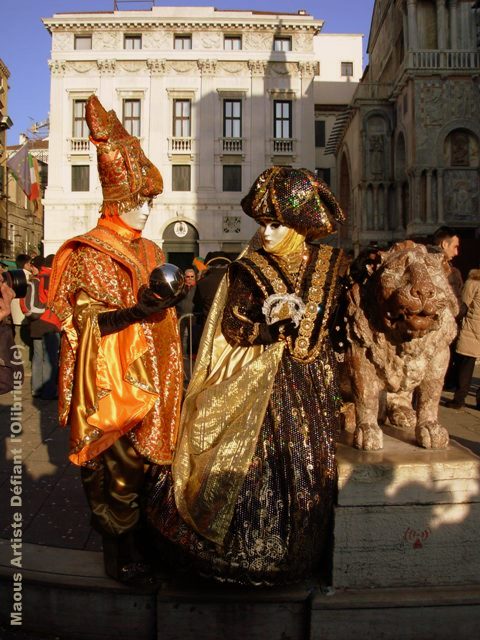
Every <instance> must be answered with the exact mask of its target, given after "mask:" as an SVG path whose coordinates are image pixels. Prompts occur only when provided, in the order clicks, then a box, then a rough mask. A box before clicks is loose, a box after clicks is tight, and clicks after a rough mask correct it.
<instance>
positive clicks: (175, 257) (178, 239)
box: [162, 218, 199, 268]
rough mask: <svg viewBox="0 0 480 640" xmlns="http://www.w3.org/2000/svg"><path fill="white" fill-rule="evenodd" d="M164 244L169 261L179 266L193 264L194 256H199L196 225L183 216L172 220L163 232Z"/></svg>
mask: <svg viewBox="0 0 480 640" xmlns="http://www.w3.org/2000/svg"><path fill="white" fill-rule="evenodd" d="M162 238H163V245H162V249H163V252H164V253H165V259H166V260H167V262H173V264H176V265H177V266H179V267H182V268H186V267H189V266H191V265H192V261H193V258H195V257H196V256H198V239H199V235H198V231H197V229H196V227H195V226H194V225H193V224H191V223H190V222H187V221H186V220H184V219H182V218H178V219H177V220H174V221H173V222H172V221H170V222H169V223H168V224H167V225H166V226H165V227H164V229H163V232H162Z"/></svg>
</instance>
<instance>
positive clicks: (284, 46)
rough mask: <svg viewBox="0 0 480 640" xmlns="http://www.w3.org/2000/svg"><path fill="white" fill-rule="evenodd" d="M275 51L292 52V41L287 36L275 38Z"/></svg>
mask: <svg viewBox="0 0 480 640" xmlns="http://www.w3.org/2000/svg"><path fill="white" fill-rule="evenodd" d="M273 50H274V51H291V50H292V39H291V38H290V37H287V36H275V37H274V38H273Z"/></svg>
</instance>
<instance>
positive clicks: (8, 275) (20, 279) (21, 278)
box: [2, 269, 27, 298]
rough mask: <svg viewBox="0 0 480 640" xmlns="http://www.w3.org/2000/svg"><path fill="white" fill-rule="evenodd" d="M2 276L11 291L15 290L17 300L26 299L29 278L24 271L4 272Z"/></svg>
mask: <svg viewBox="0 0 480 640" xmlns="http://www.w3.org/2000/svg"><path fill="white" fill-rule="evenodd" d="M2 275H3V279H4V280H5V282H6V283H7V284H8V286H9V287H10V289H13V290H14V292H15V297H16V298H24V297H25V296H26V295H27V276H26V275H25V272H24V270H23V269H12V270H10V271H4V272H3V274H2Z"/></svg>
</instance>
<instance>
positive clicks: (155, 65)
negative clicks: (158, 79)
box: [147, 58, 167, 76]
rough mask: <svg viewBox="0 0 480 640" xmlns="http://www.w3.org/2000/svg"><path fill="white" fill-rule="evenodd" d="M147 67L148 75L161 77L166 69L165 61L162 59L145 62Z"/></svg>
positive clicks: (151, 59)
mask: <svg viewBox="0 0 480 640" xmlns="http://www.w3.org/2000/svg"><path fill="white" fill-rule="evenodd" d="M147 67H148V68H149V69H150V75H152V76H153V75H163V74H164V73H165V70H166V68H167V61H166V60H165V59H164V58H161V59H154V58H150V59H148V60H147Z"/></svg>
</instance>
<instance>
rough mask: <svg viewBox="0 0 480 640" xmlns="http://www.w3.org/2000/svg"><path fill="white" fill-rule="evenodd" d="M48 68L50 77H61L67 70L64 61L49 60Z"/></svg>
mask: <svg viewBox="0 0 480 640" xmlns="http://www.w3.org/2000/svg"><path fill="white" fill-rule="evenodd" d="M48 66H49V67H50V73H51V74H52V76H63V75H64V73H65V69H66V68H67V63H66V62H65V60H49V61H48Z"/></svg>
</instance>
